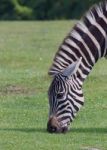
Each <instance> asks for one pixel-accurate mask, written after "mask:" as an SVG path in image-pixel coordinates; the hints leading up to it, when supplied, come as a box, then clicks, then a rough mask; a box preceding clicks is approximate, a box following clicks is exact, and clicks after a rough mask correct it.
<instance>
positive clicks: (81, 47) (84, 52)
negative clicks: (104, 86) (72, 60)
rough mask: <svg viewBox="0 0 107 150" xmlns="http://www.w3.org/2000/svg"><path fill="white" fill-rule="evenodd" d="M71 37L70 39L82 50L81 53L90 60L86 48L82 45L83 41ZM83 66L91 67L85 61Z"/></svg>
mask: <svg viewBox="0 0 107 150" xmlns="http://www.w3.org/2000/svg"><path fill="white" fill-rule="evenodd" d="M71 39H72V40H73V41H74V42H75V43H76V44H77V46H78V47H79V48H80V49H81V51H82V53H83V54H84V55H85V57H86V59H87V61H88V62H90V58H89V57H90V56H89V54H88V52H87V50H86V48H85V47H84V45H83V43H82V42H81V41H79V40H77V39H75V38H73V37H71ZM82 58H83V61H84V62H85V59H84V57H83V56H82ZM90 65H91V64H90ZM85 66H87V67H88V68H90V69H91V67H90V66H88V64H87V63H86V62H85Z"/></svg>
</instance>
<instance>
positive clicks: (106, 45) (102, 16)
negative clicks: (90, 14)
mask: <svg viewBox="0 0 107 150" xmlns="http://www.w3.org/2000/svg"><path fill="white" fill-rule="evenodd" d="M106 8H107V5H106ZM96 11H97V13H98V16H99V17H100V18H102V19H103V20H104V21H105V23H106V24H107V18H106V17H105V16H104V14H103V13H102V12H100V11H99V9H98V8H96ZM102 29H103V28H102ZM104 37H105V42H106V43H105V50H104V56H105V54H106V50H107V35H106V32H105V35H104Z"/></svg>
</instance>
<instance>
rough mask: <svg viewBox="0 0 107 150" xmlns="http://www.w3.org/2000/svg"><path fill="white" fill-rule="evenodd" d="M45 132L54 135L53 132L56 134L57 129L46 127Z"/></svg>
mask: <svg viewBox="0 0 107 150" xmlns="http://www.w3.org/2000/svg"><path fill="white" fill-rule="evenodd" d="M47 131H48V132H49V133H55V132H57V128H56V127H53V126H48V127H47Z"/></svg>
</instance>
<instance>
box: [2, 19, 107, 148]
mask: <svg viewBox="0 0 107 150" xmlns="http://www.w3.org/2000/svg"><path fill="white" fill-rule="evenodd" d="M74 23H75V21H54V22H51V21H50V22H0V150H94V149H93V148H96V149H98V150H107V60H105V59H102V60H100V61H99V62H98V63H97V64H96V65H95V67H94V69H93V71H92V72H91V74H90V76H89V77H88V78H87V80H86V81H85V83H84V87H83V90H84V96H85V105H84V107H83V108H82V109H81V111H80V112H79V114H78V116H77V118H76V119H75V121H74V122H73V123H72V125H71V130H70V131H69V132H68V133H67V134H49V133H47V131H46V124H47V120H48V109H49V106H48V98H47V90H48V87H49V84H50V82H51V78H50V77H49V76H48V75H47V72H48V68H49V67H50V65H51V63H52V59H53V56H54V55H55V52H56V51H57V49H58V46H59V45H60V43H61V41H62V40H63V38H64V37H65V36H66V34H67V33H68V32H69V31H70V30H71V28H72V26H73V25H74Z"/></svg>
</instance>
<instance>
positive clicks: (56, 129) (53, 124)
mask: <svg viewBox="0 0 107 150" xmlns="http://www.w3.org/2000/svg"><path fill="white" fill-rule="evenodd" d="M68 125H69V123H68V122H67V123H63V122H59V121H58V120H57V118H56V117H53V118H51V119H49V121H48V123H47V131H48V132H49V133H66V132H67V131H68Z"/></svg>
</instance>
